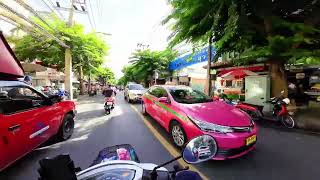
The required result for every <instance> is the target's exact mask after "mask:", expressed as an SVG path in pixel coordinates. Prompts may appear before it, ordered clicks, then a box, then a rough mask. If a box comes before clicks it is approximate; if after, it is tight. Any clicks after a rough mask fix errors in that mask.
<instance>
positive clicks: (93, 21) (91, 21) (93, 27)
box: [84, 0, 97, 29]
mask: <svg viewBox="0 0 320 180" xmlns="http://www.w3.org/2000/svg"><path fill="white" fill-rule="evenodd" d="M84 3H85V6H86V8H87V10H88V19H89V22H90V24H91V27H92V29H96V28H97V26H96V22H95V20H94V16H93V11H92V6H91V2H90V1H89V2H88V3H87V1H86V0H85V1H84ZM88 4H89V6H90V12H91V15H92V20H91V18H90V12H89V7H88ZM93 25H94V26H93Z"/></svg>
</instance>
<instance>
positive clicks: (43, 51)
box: [12, 16, 108, 92]
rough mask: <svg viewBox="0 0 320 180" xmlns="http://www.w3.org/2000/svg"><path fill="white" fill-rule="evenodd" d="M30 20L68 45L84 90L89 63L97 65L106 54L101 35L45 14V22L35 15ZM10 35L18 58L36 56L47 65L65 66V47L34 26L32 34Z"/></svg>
mask: <svg viewBox="0 0 320 180" xmlns="http://www.w3.org/2000/svg"><path fill="white" fill-rule="evenodd" d="M33 20H34V21H35V22H36V23H37V24H39V25H41V27H42V28H44V29H46V30H47V31H48V32H50V33H51V34H53V35H54V36H55V37H57V38H59V39H61V40H63V41H64V42H65V44H67V45H68V46H70V48H71V52H72V63H73V68H74V70H75V71H76V72H77V73H78V74H79V80H80V83H81V86H80V87H81V92H83V79H84V75H88V74H89V69H91V68H92V67H99V66H100V65H101V64H102V63H103V61H104V57H105V56H106V54H107V51H108V47H107V45H106V43H105V42H104V40H103V38H101V37H100V36H99V35H98V34H96V33H94V32H91V33H85V32H84V27H83V26H82V25H80V24H74V25H73V26H72V27H68V26H67V24H66V23H65V22H63V21H62V20H60V19H59V18H57V17H55V16H50V17H49V18H47V19H46V22H47V24H46V23H43V22H42V21H40V20H39V19H36V18H34V19H33ZM12 39H15V40H14V42H13V43H14V44H15V48H14V51H15V53H16V55H17V57H18V58H19V59H21V60H26V61H33V60H34V59H39V60H41V61H42V62H43V63H44V65H46V66H51V65H55V66H57V68H58V70H63V69H64V62H65V61H64V56H65V54H64V53H65V49H64V48H63V47H61V46H60V45H59V44H58V43H57V42H56V41H55V40H53V39H50V38H47V37H44V36H43V34H42V33H41V32H40V31H38V30H34V33H33V34H30V33H29V34H26V35H24V36H22V37H20V38H12Z"/></svg>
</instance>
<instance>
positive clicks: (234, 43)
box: [164, 0, 320, 63]
mask: <svg viewBox="0 0 320 180" xmlns="http://www.w3.org/2000/svg"><path fill="white" fill-rule="evenodd" d="M169 2H170V4H171V5H172V7H173V11H172V13H171V14H170V15H169V16H168V17H167V18H166V19H165V20H164V23H169V24H170V22H172V21H170V20H174V22H173V25H172V29H173V33H172V35H171V43H170V44H171V46H174V45H177V44H179V43H181V42H184V41H186V42H191V43H193V44H195V43H204V42H207V40H208V37H209V36H210V34H213V37H214V46H215V48H216V51H217V56H216V58H218V57H219V55H221V54H223V53H226V52H238V53H240V57H239V59H237V61H238V62H240V63H246V62H247V61H249V60H255V59H256V58H259V57H265V58H268V59H277V60H284V61H286V60H290V61H291V62H293V63H294V62H310V63H320V61H319V60H320V59H319V57H320V51H319V47H320V29H319V25H320V20H319V18H314V17H318V16H319V15H320V13H319V11H320V1H319V0H305V1H301V0H282V1H277V0H275V1H271V0H260V1H259V2H257V1H253V0H182V1H181V0H169Z"/></svg>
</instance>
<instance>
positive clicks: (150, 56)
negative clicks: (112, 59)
mask: <svg viewBox="0 0 320 180" xmlns="http://www.w3.org/2000/svg"><path fill="white" fill-rule="evenodd" d="M176 56H177V53H176V52H175V51H173V50H171V49H166V50H163V51H151V50H149V49H147V50H137V51H135V52H133V53H132V57H131V58H130V59H131V61H130V63H131V64H129V65H127V66H125V67H124V68H123V70H122V72H123V73H124V75H123V77H122V78H120V79H119V83H120V84H126V83H127V82H131V81H132V82H139V83H145V84H146V85H147V84H148V82H149V81H150V80H151V79H152V78H153V75H154V73H155V71H157V72H158V73H159V74H160V76H161V77H166V76H168V75H169V74H170V72H168V66H169V63H170V62H171V61H172V60H174V59H175V58H176Z"/></svg>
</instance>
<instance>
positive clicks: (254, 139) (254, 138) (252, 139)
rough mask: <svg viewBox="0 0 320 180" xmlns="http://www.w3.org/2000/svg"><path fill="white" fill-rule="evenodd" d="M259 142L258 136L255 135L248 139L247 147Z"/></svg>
mask: <svg viewBox="0 0 320 180" xmlns="http://www.w3.org/2000/svg"><path fill="white" fill-rule="evenodd" d="M256 141H257V136H256V135H253V136H250V137H248V138H247V139H246V145H247V146H248V145H250V144H252V143H255V142H256Z"/></svg>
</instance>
